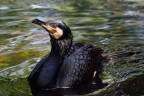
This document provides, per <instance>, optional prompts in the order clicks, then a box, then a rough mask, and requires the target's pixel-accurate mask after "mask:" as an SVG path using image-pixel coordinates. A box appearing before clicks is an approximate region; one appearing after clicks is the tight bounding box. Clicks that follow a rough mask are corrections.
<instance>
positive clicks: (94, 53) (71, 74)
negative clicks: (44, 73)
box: [57, 45, 103, 88]
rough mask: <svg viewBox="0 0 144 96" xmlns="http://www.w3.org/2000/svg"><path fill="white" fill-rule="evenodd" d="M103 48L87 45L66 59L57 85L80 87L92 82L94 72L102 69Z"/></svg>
mask: <svg viewBox="0 0 144 96" xmlns="http://www.w3.org/2000/svg"><path fill="white" fill-rule="evenodd" d="M101 53H102V50H101V49H100V48H97V47H94V46H92V45H85V46H83V47H81V48H79V49H77V50H75V51H74V52H73V53H72V54H70V55H69V56H68V57H67V58H66V59H65V60H64V61H63V64H62V66H61V69H60V71H59V75H58V78H57V87H58V88H65V87H80V86H83V85H87V84H90V83H92V80H93V75H94V72H95V71H97V70H101V68H102V65H101V61H102V59H103V57H102V55H101Z"/></svg>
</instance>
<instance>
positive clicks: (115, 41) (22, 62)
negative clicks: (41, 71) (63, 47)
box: [0, 0, 144, 96]
mask: <svg viewBox="0 0 144 96" xmlns="http://www.w3.org/2000/svg"><path fill="white" fill-rule="evenodd" d="M35 18H38V19H40V20H44V21H47V20H52V19H61V20H64V21H65V22H66V23H67V24H68V26H69V27H70V28H71V30H72V32H73V34H74V42H83V43H91V44H94V45H97V46H99V47H101V48H102V49H103V53H104V55H107V54H119V53H125V54H123V55H120V56H119V58H117V59H114V60H111V61H110V62H109V63H108V64H104V72H103V74H102V78H103V80H104V82H107V83H108V86H107V87H105V88H103V89H101V90H99V91H96V92H94V93H92V95H93V96H95V95H98V96H105V95H108V96H113V94H116V95H115V96H122V95H128V96H141V95H144V90H143V89H144V87H143V86H144V81H143V79H144V71H143V69H144V50H143V49H144V2H143V0H24V1H20V0H16V1H13V0H0V58H1V59H0V96H11V95H12V94H13V96H31V93H30V89H29V87H28V84H27V81H26V77H27V76H28V74H29V73H30V71H31V69H32V68H33V67H34V64H36V62H38V61H39V59H40V58H41V57H42V56H44V55H45V54H47V52H48V51H49V50H50V42H49V37H48V34H47V32H46V31H45V30H43V29H42V28H40V27H39V26H37V25H34V24H32V23H31V20H32V19H35ZM137 81H139V82H137ZM90 96H91V95H90Z"/></svg>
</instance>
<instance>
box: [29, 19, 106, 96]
mask: <svg viewBox="0 0 144 96" xmlns="http://www.w3.org/2000/svg"><path fill="white" fill-rule="evenodd" d="M33 23H36V24H38V25H40V26H42V27H43V28H45V29H46V30H47V31H48V32H49V34H50V37H51V46H52V47H51V52H50V53H49V54H48V55H46V56H45V57H44V58H43V59H42V60H41V61H40V62H39V63H38V64H37V65H36V67H35V68H34V70H33V71H32V72H31V74H30V76H29V77H28V81H29V84H30V87H31V91H32V94H33V96H63V92H62V91H61V90H59V89H66V88H72V89H77V88H88V86H91V85H92V83H93V82H94V81H95V83H96V85H97V86H99V85H101V84H102V81H101V79H100V78H99V74H100V73H101V71H102V61H103V59H104V58H103V56H102V55H101V54H102V50H101V49H100V48H98V47H95V46H92V45H83V44H80V43H79V44H74V45H72V43H73V41H72V40H73V36H72V34H71V30H70V29H69V27H68V26H67V25H66V24H65V23H64V22H62V21H50V22H43V21H40V20H38V19H35V20H34V21H33ZM95 73H96V74H95Z"/></svg>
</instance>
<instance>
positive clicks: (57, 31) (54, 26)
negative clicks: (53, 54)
mask: <svg viewBox="0 0 144 96" xmlns="http://www.w3.org/2000/svg"><path fill="white" fill-rule="evenodd" d="M32 23H34V24H37V25H40V26H42V27H43V28H44V29H46V31H48V33H49V35H50V37H51V38H52V39H56V40H58V39H65V38H72V37H73V36H72V33H71V30H70V28H69V27H68V26H67V25H66V24H65V23H64V22H63V21H61V20H51V21H48V22H44V21H41V20H39V19H34V20H32Z"/></svg>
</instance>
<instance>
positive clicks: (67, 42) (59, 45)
mask: <svg viewBox="0 0 144 96" xmlns="http://www.w3.org/2000/svg"><path fill="white" fill-rule="evenodd" d="M51 46H52V47H51V52H52V53H53V52H56V54H60V55H61V56H62V57H65V56H66V55H67V54H68V52H69V50H70V48H71V46H72V39H71V38H68V39H62V40H51Z"/></svg>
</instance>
